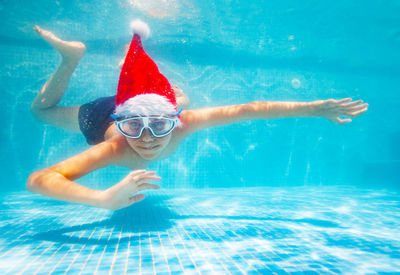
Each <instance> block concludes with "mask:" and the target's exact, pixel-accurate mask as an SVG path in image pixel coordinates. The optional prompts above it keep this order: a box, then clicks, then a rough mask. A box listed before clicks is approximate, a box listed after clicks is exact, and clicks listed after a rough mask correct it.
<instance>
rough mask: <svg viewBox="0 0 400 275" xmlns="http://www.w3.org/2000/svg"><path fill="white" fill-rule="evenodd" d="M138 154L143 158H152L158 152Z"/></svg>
mask: <svg viewBox="0 0 400 275" xmlns="http://www.w3.org/2000/svg"><path fill="white" fill-rule="evenodd" d="M139 155H140V156H141V157H142V158H143V159H145V160H152V159H155V158H156V157H157V156H158V152H154V153H139Z"/></svg>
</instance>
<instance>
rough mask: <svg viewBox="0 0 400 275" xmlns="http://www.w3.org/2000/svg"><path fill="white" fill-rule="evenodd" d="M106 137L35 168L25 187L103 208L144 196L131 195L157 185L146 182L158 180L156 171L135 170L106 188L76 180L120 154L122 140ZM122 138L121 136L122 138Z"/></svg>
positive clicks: (49, 195)
mask: <svg viewBox="0 0 400 275" xmlns="http://www.w3.org/2000/svg"><path fill="white" fill-rule="evenodd" d="M117 139H118V137H117V138H114V139H109V140H107V141H105V142H102V143H100V144H98V145H96V146H93V147H91V148H90V149H88V150H86V151H84V152H82V153H80V154H78V155H76V156H74V157H71V158H69V159H67V160H65V161H63V162H60V163H59V164H56V165H54V166H52V167H49V168H46V169H43V170H40V171H37V172H35V173H33V174H31V175H30V176H29V178H28V183H27V188H28V190H30V191H32V192H36V193H40V194H42V195H45V196H48V197H52V198H55V199H59V200H64V201H69V202H76V203H81V204H86V205H92V206H96V207H101V208H106V209H112V210H116V209H120V208H123V207H126V206H129V205H131V204H132V203H135V202H137V201H140V200H142V199H143V198H144V196H143V195H134V194H135V193H137V192H139V191H142V190H145V189H157V188H159V186H157V185H154V184H150V183H147V182H148V181H153V180H159V179H160V178H159V177H157V176H155V172H151V171H145V170H136V171H133V172H131V173H129V174H128V175H127V176H126V177H125V178H124V179H123V180H122V181H120V182H119V183H117V184H115V185H114V186H112V187H110V188H108V189H107V190H104V191H103V190H95V189H90V188H87V187H85V186H83V185H80V184H78V183H75V182H74V180H75V179H78V178H80V177H82V176H84V175H86V174H88V173H90V172H92V171H94V170H97V169H100V168H102V167H105V166H109V165H114V164H116V162H118V158H119V156H121V154H123V149H124V148H123V144H121V143H120V142H118V141H117ZM121 140H124V139H121Z"/></svg>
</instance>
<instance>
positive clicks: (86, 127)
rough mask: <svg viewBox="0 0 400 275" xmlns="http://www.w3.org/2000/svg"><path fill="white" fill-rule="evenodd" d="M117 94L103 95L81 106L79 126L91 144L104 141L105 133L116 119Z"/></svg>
mask: <svg viewBox="0 0 400 275" xmlns="http://www.w3.org/2000/svg"><path fill="white" fill-rule="evenodd" d="M114 110H115V96H108V97H101V98H98V99H96V100H95V101H92V102H89V103H86V104H83V105H82V106H81V107H80V108H79V113H78V120H79V128H80V129H81V132H82V134H83V135H84V136H85V138H86V141H87V143H88V144H90V145H95V144H98V143H100V142H103V141H104V134H105V132H106V131H107V129H108V127H109V126H110V124H111V123H113V122H114V120H113V119H112V118H111V117H110V114H112V113H113V112H114Z"/></svg>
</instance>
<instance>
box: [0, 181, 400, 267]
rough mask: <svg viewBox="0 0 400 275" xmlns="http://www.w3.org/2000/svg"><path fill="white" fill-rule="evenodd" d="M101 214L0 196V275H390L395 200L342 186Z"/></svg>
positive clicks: (157, 203)
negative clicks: (379, 274) (381, 274)
mask: <svg viewBox="0 0 400 275" xmlns="http://www.w3.org/2000/svg"><path fill="white" fill-rule="evenodd" d="M145 194H146V198H145V200H144V201H142V202H139V203H137V204H134V205H132V206H131V207H128V208H125V209H122V210H119V211H115V212H113V211H108V210H104V209H97V208H93V207H87V206H82V205H77V204H72V203H64V202H59V201H56V200H52V199H48V198H45V197H42V196H39V195H36V194H31V193H28V192H15V193H3V194H1V202H2V203H1V206H0V207H1V208H0V212H1V219H0V227H1V230H0V273H1V274H171V273H174V274H179V273H185V274H192V273H193V274H208V273H214V274H337V273H347V274H356V273H358V274H365V273H368V274H370V273H372V274H376V273H386V272H389V273H394V272H400V230H399V228H400V219H399V217H400V211H399V208H400V195H399V194H398V193H397V192H395V191H388V190H383V189H382V190H371V189H359V188H353V187H349V186H331V187H322V186H320V187H285V188H240V189H238V188H227V189H206V190H200V189H187V190H182V189H160V190H156V191H152V192H147V193H145Z"/></svg>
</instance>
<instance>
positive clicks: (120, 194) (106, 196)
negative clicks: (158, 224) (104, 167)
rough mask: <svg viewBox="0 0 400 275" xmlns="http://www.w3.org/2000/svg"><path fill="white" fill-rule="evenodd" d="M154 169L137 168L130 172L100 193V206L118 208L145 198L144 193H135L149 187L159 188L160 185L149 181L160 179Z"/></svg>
mask: <svg viewBox="0 0 400 275" xmlns="http://www.w3.org/2000/svg"><path fill="white" fill-rule="evenodd" d="M155 173H156V172H154V171H146V170H136V171H133V172H131V173H129V174H128V176H126V177H125V178H124V179H123V180H122V181H120V182H119V183H117V184H116V185H114V186H112V187H110V188H109V189H107V190H104V191H103V192H101V193H100V198H99V199H100V206H101V207H103V208H106V209H111V210H117V209H121V208H124V207H127V206H129V205H131V204H133V203H135V202H138V201H141V200H143V199H144V195H142V194H139V195H134V194H135V193H137V192H139V191H143V190H147V189H158V188H160V186H158V185H155V184H151V183H147V181H153V180H160V179H161V178H160V177H158V176H155Z"/></svg>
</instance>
